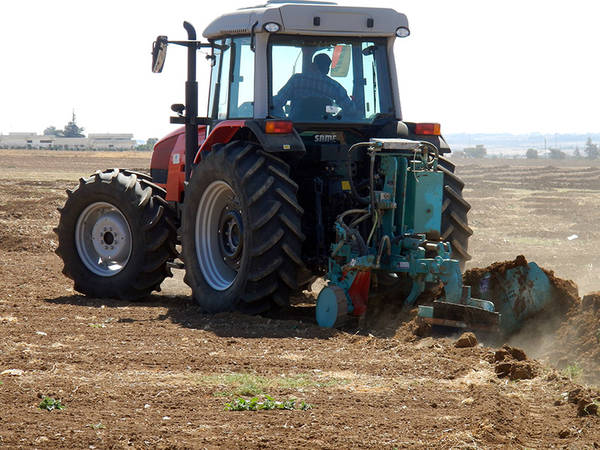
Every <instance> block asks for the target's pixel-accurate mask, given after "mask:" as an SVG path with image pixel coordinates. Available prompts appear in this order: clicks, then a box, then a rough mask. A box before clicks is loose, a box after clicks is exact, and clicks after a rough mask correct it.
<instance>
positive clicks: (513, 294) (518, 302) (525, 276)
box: [419, 260, 561, 335]
mask: <svg viewBox="0 0 600 450" xmlns="http://www.w3.org/2000/svg"><path fill="white" fill-rule="evenodd" d="M517 261H518V260H517ZM467 281H468V282H469V283H470V284H471V288H472V290H473V295H474V296H475V297H477V298H476V299H474V298H470V296H469V297H468V298H466V299H463V300H462V301H461V302H460V303H458V302H450V301H447V300H445V301H434V302H433V306H419V317H421V320H423V321H424V322H426V323H429V324H432V325H439V326H447V327H453V328H471V329H486V330H490V331H499V332H501V333H502V334H504V335H508V334H511V333H514V332H515V331H517V330H519V329H520V328H521V327H522V326H523V324H524V322H525V321H526V320H528V319H531V318H532V317H534V316H536V315H538V314H540V313H542V312H546V311H552V309H553V308H555V307H556V308H559V307H560V306H559V305H560V303H561V299H560V298H559V297H560V296H561V293H560V291H559V290H558V289H557V288H556V286H555V285H554V284H553V282H552V281H551V280H550V278H549V276H548V275H547V274H546V272H544V271H543V270H542V269H540V267H539V266H538V265H537V264H536V263H533V262H532V263H529V264H527V263H526V261H524V260H523V264H514V265H513V266H511V267H510V268H507V267H504V268H503V269H502V270H491V271H485V270H481V271H476V275H471V276H470V277H469V279H468V280H467ZM481 300H484V302H482V303H487V302H491V303H493V305H494V308H493V310H487V309H484V308H483V307H480V306H478V304H477V302H481ZM490 309H492V308H490Z"/></svg>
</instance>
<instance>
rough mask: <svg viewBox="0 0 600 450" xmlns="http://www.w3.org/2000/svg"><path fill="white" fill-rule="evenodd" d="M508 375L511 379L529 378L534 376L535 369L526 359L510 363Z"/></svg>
mask: <svg viewBox="0 0 600 450" xmlns="http://www.w3.org/2000/svg"><path fill="white" fill-rule="evenodd" d="M508 377H509V378H510V379H511V380H513V381H514V380H531V379H532V378H534V377H535V369H534V368H533V365H532V364H531V363H530V362H528V361H518V362H515V363H513V364H512V367H511V369H510V373H509V374H508Z"/></svg>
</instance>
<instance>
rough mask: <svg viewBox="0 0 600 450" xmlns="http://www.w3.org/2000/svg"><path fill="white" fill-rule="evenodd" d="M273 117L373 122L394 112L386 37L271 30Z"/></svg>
mask: <svg viewBox="0 0 600 450" xmlns="http://www.w3.org/2000/svg"><path fill="white" fill-rule="evenodd" d="M269 61H270V69H269V71H270V83H269V86H270V89H271V90H270V93H269V99H270V101H269V111H270V115H271V116H272V117H276V118H287V119H290V120H293V121H296V122H330V121H341V122H350V123H356V122H359V123H361V122H363V123H364V122H366V123H369V122H372V121H373V120H374V119H375V118H379V117H382V116H390V115H393V113H394V107H393V101H392V93H391V83H390V76H389V70H388V64H387V49H386V40H385V39H373V38H370V39H360V38H344V37H321V36H287V35H276V34H273V35H271V37H270V41H269Z"/></svg>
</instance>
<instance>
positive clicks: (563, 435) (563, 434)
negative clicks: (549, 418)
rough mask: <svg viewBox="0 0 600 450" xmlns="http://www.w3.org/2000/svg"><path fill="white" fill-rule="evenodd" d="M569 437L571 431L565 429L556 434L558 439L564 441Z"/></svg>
mask: <svg viewBox="0 0 600 450" xmlns="http://www.w3.org/2000/svg"><path fill="white" fill-rule="evenodd" d="M569 436H571V430H568V429H566V428H565V429H564V430H560V431H559V432H558V437H559V438H561V439H566V438H568V437H569Z"/></svg>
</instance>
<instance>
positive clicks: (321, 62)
mask: <svg viewBox="0 0 600 450" xmlns="http://www.w3.org/2000/svg"><path fill="white" fill-rule="evenodd" d="M313 64H314V65H315V67H316V68H317V70H318V71H319V72H321V73H322V74H323V75H327V74H328V73H329V66H331V58H330V57H329V56H327V55H326V54H325V53H319V54H318V55H316V56H315V57H314V59H313Z"/></svg>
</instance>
